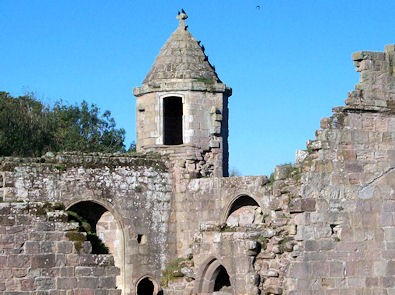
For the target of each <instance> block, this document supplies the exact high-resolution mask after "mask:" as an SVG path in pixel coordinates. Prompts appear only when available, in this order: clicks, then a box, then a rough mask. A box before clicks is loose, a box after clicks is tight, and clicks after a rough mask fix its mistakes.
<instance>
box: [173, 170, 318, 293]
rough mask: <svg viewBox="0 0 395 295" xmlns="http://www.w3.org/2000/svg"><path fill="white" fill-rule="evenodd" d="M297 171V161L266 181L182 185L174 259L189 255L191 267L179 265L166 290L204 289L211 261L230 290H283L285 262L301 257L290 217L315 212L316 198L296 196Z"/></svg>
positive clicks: (215, 180) (239, 179) (196, 181)
mask: <svg viewBox="0 0 395 295" xmlns="http://www.w3.org/2000/svg"><path fill="white" fill-rule="evenodd" d="M301 171H302V166H301V165H293V166H292V165H284V166H279V167H276V170H275V173H274V175H273V176H272V178H271V179H268V178H267V177H266V176H250V177H229V178H203V179H193V180H190V181H189V182H188V183H187V184H185V186H184V187H183V188H182V191H183V194H180V196H181V195H182V197H183V199H182V201H180V202H176V204H177V205H178V207H177V211H176V212H177V214H178V215H177V225H178V228H177V249H178V256H179V257H182V258H186V257H188V256H189V255H192V256H193V265H194V267H189V270H188V267H187V268H182V270H183V271H184V273H183V274H184V276H181V278H179V277H177V276H176V277H175V278H174V281H172V282H171V283H170V284H169V286H168V287H167V288H165V290H166V291H167V292H168V293H167V294H200V293H202V294H203V293H204V294H205V293H207V290H206V289H207V286H206V287H205V284H206V285H207V284H208V283H205V282H209V281H215V278H212V277H210V275H211V276H212V274H211V273H210V272H209V271H207V269H209V268H210V267H211V268H212V265H214V262H213V261H215V263H217V264H218V265H222V266H223V267H225V269H226V271H227V272H228V275H229V276H230V284H231V288H232V290H233V294H239V295H242V294H258V292H263V294H266V293H267V294H283V290H284V287H283V286H284V277H285V273H286V270H287V266H288V265H289V264H290V262H291V261H293V260H294V259H295V257H297V256H298V255H300V246H301V243H300V242H298V241H297V240H296V239H295V237H296V235H297V233H298V229H297V226H296V224H295V220H296V219H297V216H299V215H301V214H302V212H311V211H315V200H313V199H302V198H301V197H300V195H299V187H300V177H301ZM179 187H180V188H181V186H179ZM191 221H192V222H191ZM192 269H193V270H192ZM180 286H183V287H182V288H181V287H180ZM205 288H206V289H205ZM224 294H225V293H224Z"/></svg>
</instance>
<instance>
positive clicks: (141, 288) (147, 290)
mask: <svg viewBox="0 0 395 295" xmlns="http://www.w3.org/2000/svg"><path fill="white" fill-rule="evenodd" d="M154 290H155V286H154V283H153V282H152V281H151V280H150V279H149V278H144V279H142V280H141V281H140V282H139V283H138V284H137V295H153V294H154Z"/></svg>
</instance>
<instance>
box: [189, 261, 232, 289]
mask: <svg viewBox="0 0 395 295" xmlns="http://www.w3.org/2000/svg"><path fill="white" fill-rule="evenodd" d="M213 292H220V293H218V294H233V288H232V285H231V279H230V276H229V274H228V271H227V270H226V268H225V267H224V266H223V265H222V264H221V263H220V262H219V261H218V260H217V259H215V258H213V259H211V260H209V262H208V263H207V264H205V265H203V267H201V268H200V271H199V273H198V279H197V281H196V284H195V293H197V294H211V293H213ZM214 294H215V293H214Z"/></svg>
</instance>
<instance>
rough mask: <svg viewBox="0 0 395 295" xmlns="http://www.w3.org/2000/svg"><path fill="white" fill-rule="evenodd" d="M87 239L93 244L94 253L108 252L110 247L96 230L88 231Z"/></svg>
mask: <svg viewBox="0 0 395 295" xmlns="http://www.w3.org/2000/svg"><path fill="white" fill-rule="evenodd" d="M86 239H87V240H88V241H89V242H91V244H92V254H108V253H109V249H108V247H107V246H106V245H104V243H103V241H102V240H101V239H100V238H99V237H98V236H97V235H96V233H94V232H88V233H87V235H86Z"/></svg>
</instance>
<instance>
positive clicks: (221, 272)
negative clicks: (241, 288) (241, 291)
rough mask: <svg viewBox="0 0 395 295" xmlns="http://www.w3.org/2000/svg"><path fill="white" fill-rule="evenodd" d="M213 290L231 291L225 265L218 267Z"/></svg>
mask: <svg viewBox="0 0 395 295" xmlns="http://www.w3.org/2000/svg"><path fill="white" fill-rule="evenodd" d="M215 291H221V292H229V293H230V294H231V292H232V289H231V286H230V280H229V275H228V273H227V272H226V269H225V267H223V266H222V265H221V266H220V267H218V275H217V277H216V279H215V283H214V292H215Z"/></svg>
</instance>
